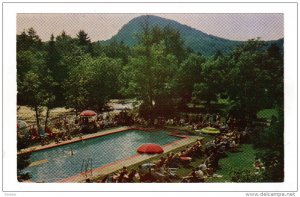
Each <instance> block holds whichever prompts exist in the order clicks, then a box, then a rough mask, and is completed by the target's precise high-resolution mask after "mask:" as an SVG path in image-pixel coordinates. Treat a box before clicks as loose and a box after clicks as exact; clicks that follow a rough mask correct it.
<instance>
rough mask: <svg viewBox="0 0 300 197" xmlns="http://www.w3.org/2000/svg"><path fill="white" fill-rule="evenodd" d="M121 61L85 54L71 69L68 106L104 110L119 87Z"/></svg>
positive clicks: (67, 86)
mask: <svg viewBox="0 0 300 197" xmlns="http://www.w3.org/2000/svg"><path fill="white" fill-rule="evenodd" d="M119 71H120V62H119V61H118V60H113V59H111V58H108V57H105V56H101V57H98V58H92V57H91V56H89V55H85V56H83V57H82V59H81V60H80V62H79V64H78V65H77V66H74V67H73V68H72V69H71V71H70V76H69V78H68V80H67V82H66V87H65V89H66V100H67V106H68V107H73V108H75V109H76V110H82V109H85V108H94V109H97V110H99V111H100V110H102V107H103V105H104V104H105V102H106V101H107V100H108V99H109V98H111V96H112V95H113V94H114V93H115V92H116V91H117V89H118V74H119Z"/></svg>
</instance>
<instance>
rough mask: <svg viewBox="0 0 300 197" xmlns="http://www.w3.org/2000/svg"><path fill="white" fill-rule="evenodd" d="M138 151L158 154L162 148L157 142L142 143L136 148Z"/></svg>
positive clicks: (161, 151) (162, 150)
mask: <svg viewBox="0 0 300 197" xmlns="http://www.w3.org/2000/svg"><path fill="white" fill-rule="evenodd" d="M137 152H138V153H142V154H143V153H145V154H160V153H163V152H164V149H163V148H162V147H161V146H160V145H158V144H143V145H141V146H140V147H139V148H138V149H137Z"/></svg>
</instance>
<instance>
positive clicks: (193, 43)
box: [100, 15, 283, 56]
mask: <svg viewBox="0 0 300 197" xmlns="http://www.w3.org/2000/svg"><path fill="white" fill-rule="evenodd" d="M145 22H148V25H149V27H155V26H158V27H161V28H163V27H166V26H169V27H171V28H173V29H175V30H178V31H179V32H180V34H181V38H182V40H183V41H184V45H185V46H186V47H188V48H191V49H192V50H194V51H195V52H199V53H201V54H203V55H205V56H211V55H214V54H216V52H217V51H218V50H219V51H221V52H222V53H227V52H229V51H231V50H232V49H233V48H235V47H236V46H238V45H240V44H241V43H243V41H233V40H228V39H224V38H220V37H217V36H213V35H209V34H206V33H204V32H202V31H199V30H197V29H194V28H192V27H189V26H187V25H183V24H181V23H178V22H176V21H174V20H169V19H165V18H161V17H158V16H153V15H144V16H139V17H136V18H134V19H132V20H131V21H129V22H128V23H127V24H125V25H124V26H123V27H122V28H121V29H120V31H119V32H118V33H117V34H116V35H114V36H113V37H112V38H111V39H109V40H105V41H100V43H102V44H104V45H107V44H109V43H111V42H112V41H116V42H121V41H122V42H124V43H125V44H126V45H127V46H129V47H132V46H134V45H136V44H137V43H138V39H137V36H136V35H138V34H141V33H142V32H143V30H142V27H143V24H145ZM282 40H283V39H282ZM274 42H278V43H281V42H280V41H274Z"/></svg>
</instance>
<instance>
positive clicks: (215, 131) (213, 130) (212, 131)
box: [201, 127, 220, 134]
mask: <svg viewBox="0 0 300 197" xmlns="http://www.w3.org/2000/svg"><path fill="white" fill-rule="evenodd" d="M201 131H202V133H208V134H219V133H220V130H219V129H216V128H213V127H205V128H203V129H201Z"/></svg>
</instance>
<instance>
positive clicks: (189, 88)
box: [176, 54, 205, 104]
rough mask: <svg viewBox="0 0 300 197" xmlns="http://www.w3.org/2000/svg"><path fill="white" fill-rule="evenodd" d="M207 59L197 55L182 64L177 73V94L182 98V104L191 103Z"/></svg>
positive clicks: (192, 55)
mask: <svg viewBox="0 0 300 197" xmlns="http://www.w3.org/2000/svg"><path fill="white" fill-rule="evenodd" d="M204 63H205V58H204V57H202V56H199V55H196V54H190V55H189V57H188V58H187V59H186V60H185V61H183V62H182V63H181V64H180V67H179V69H178V72H177V76H176V78H177V80H176V81H177V91H176V92H177V94H178V95H179V96H180V97H181V98H182V103H183V104H186V103H188V102H189V101H191V97H192V92H193V89H194V84H196V83H200V82H201V80H203V79H202V69H203V64H204Z"/></svg>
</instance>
